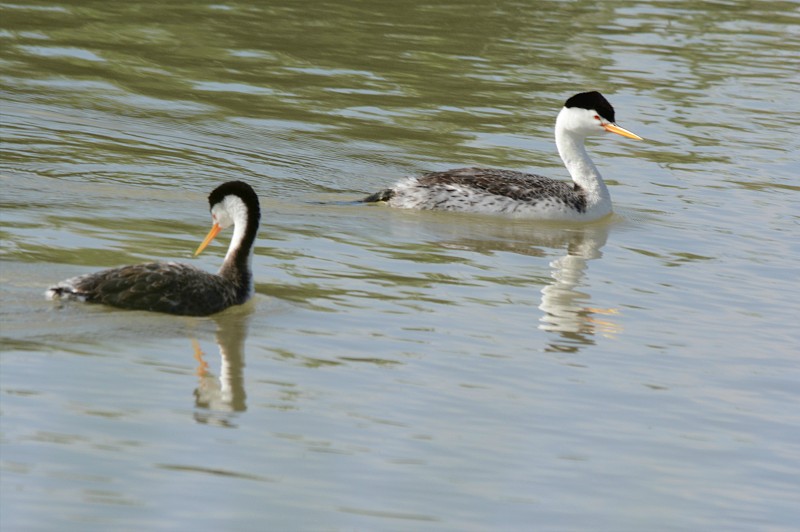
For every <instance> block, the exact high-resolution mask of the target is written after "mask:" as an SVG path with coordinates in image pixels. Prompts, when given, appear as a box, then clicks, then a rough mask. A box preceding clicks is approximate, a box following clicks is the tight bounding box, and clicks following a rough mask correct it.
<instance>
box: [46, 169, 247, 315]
mask: <svg viewBox="0 0 800 532" xmlns="http://www.w3.org/2000/svg"><path fill="white" fill-rule="evenodd" d="M209 206H210V207H211V212H212V217H213V219H214V223H215V229H216V230H219V228H217V225H219V227H220V228H225V227H228V226H229V225H234V235H233V237H232V238H231V244H230V247H229V249H228V253H227V255H226V257H225V261H224V262H223V264H222V267H221V268H220V270H219V273H217V274H213V273H208V272H206V271H203V270H200V269H198V268H195V267H194V266H191V265H188V264H181V263H177V262H151V263H147V264H135V265H131V266H122V267H119V268H112V269H108V270H102V271H99V272H95V273H90V274H86V275H81V276H78V277H73V278H71V279H67V280H65V281H61V282H60V283H58V284H56V285H55V286H52V287H50V289H48V290H47V292H46V296H47V297H48V298H49V299H67V300H77V301H84V302H86V303H100V304H104V305H110V306H113V307H118V308H123V309H128V310H147V311H152V312H165V313H168V314H178V315H183V316H208V315H211V314H215V313H217V312H220V311H222V310H225V309H226V308H228V307H230V306H233V305H240V304H242V303H244V302H246V301H247V300H248V299H249V298H250V296H251V295H252V291H253V277H252V273H251V269H250V261H251V256H252V248H253V244H254V241H255V237H256V233H257V232H258V224H259V220H260V217H261V212H260V208H259V203H258V196H256V193H255V191H253V189H252V188H251V187H250V185H248V184H246V183H243V182H241V181H230V182H228V183H225V184H223V185H220V186H219V187H217V188H216V189H214V191H213V192H212V193H211V194H210V195H209ZM214 234H216V233H214ZM211 238H212V237H211V233H210V234H209V237H207V239H206V242H204V244H203V246H201V248H200V249H202V247H204V246H205V244H207V242H209V241H210V240H211ZM200 249H198V252H199V251H200Z"/></svg>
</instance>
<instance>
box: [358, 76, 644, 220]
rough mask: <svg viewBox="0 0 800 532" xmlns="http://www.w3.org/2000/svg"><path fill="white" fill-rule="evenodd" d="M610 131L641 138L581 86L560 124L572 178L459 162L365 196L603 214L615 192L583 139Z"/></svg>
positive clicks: (469, 207) (403, 202)
mask: <svg viewBox="0 0 800 532" xmlns="http://www.w3.org/2000/svg"><path fill="white" fill-rule="evenodd" d="M605 132H611V133H616V134H618V135H622V136H623V137H627V138H630V139H636V140H642V138H641V137H639V136H638V135H635V134H633V133H631V132H630V131H628V130H627V129H623V128H621V127H620V126H618V125H617V124H616V122H615V118H614V108H613V107H612V106H611V104H610V103H608V100H606V99H605V97H603V95H602V94H600V93H599V92H597V91H592V92H582V93H580V94H576V95H575V96H572V97H571V98H569V99H568V100H567V101H566V103H565V104H564V107H563V108H562V109H561V111H560V112H559V113H558V117H557V118H556V127H555V133H556V147H557V148H558V153H559V155H560V156H561V159H562V160H563V161H564V166H566V167H567V171H568V172H569V173H570V175H571V176H572V181H573V182H572V183H569V182H566V181H558V180H554V179H550V178H548V177H544V176H540V175H536V174H528V173H524V172H517V171H514V170H500V169H496V168H458V169H454V170H446V171H444V172H430V173H427V174H423V175H422V176H420V177H410V178H406V179H404V180H403V181H400V182H399V183H397V184H396V185H395V186H394V187H393V188H389V189H386V190H382V191H380V192H377V193H375V194H372V195H371V196H368V197H366V198H364V200H363V201H365V202H368V203H370V202H380V201H383V202H386V203H388V205H389V206H391V207H398V208H404V209H436V210H445V211H465V212H476V213H492V214H508V215H512V216H515V217H519V218H528V219H536V220H556V221H568V220H572V221H593V220H598V219H600V218H602V217H604V216H606V215H608V214H609V213H611V196H610V194H609V192H608V188H607V187H606V184H605V183H604V182H603V178H602V176H601V175H600V172H599V171H598V170H597V167H596V166H595V165H594V163H593V162H592V159H591V158H590V157H589V154H588V153H586V148H585V147H584V140H585V139H586V137H589V136H595V135H601V134H603V133H605Z"/></svg>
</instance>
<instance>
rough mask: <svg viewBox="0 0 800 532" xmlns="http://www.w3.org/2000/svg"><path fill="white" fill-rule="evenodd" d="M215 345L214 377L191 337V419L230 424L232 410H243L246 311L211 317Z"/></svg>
mask: <svg viewBox="0 0 800 532" xmlns="http://www.w3.org/2000/svg"><path fill="white" fill-rule="evenodd" d="M214 321H215V322H216V323H217V332H216V342H217V347H218V348H219V356H220V367H219V377H215V376H214V374H213V372H212V370H211V369H210V365H209V363H208V362H207V361H206V359H205V356H204V353H203V351H202V349H201V348H200V344H199V343H197V341H195V340H193V341H192V343H193V345H194V357H195V359H196V360H197V362H198V366H197V377H198V384H197V388H196V389H195V391H194V397H195V407H196V410H195V420H196V421H198V422H199V423H208V424H214V425H220V426H227V427H232V426H234V425H233V419H234V417H235V416H234V414H235V413H237V412H244V411H245V410H247V404H246V399H247V394H246V393H245V389H244V371H243V370H244V344H245V339H246V337H247V327H248V322H249V316H248V315H242V314H241V313H232V314H229V313H225V314H224V315H222V316H218V317H215V318H214Z"/></svg>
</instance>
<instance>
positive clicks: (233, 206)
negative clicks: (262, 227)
mask: <svg viewBox="0 0 800 532" xmlns="http://www.w3.org/2000/svg"><path fill="white" fill-rule="evenodd" d="M217 212H218V213H219V214H218V218H217V221H218V223H220V225H221V226H223V228H224V227H227V226H230V224H233V235H232V236H231V243H230V245H229V246H228V252H227V253H226V254H225V260H224V261H223V262H222V266H221V267H220V269H219V274H220V275H223V274H224V272H226V271H228V272H229V271H235V270H238V267H237V265H236V259H237V255H238V254H239V253H241V252H242V249H241V248H242V240H244V237H245V231H246V230H247V206H246V205H245V204H244V202H243V201H242V200H241V199H240V198H238V197H237V196H228V197H226V198H225V200H224V202H223V203H222V204H221V205H220V208H219V210H218V211H217ZM246 259H247V266H246V268H247V269H246V271H245V272H240V273H242V274H246V276H247V277H249V283H250V292H251V293H252V291H253V279H252V276H251V275H249V272H251V271H252V270H253V250H252V248H251V249H249V250H247V257H246ZM240 264H241V263H240Z"/></svg>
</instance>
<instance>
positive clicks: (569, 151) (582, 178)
mask: <svg viewBox="0 0 800 532" xmlns="http://www.w3.org/2000/svg"><path fill="white" fill-rule="evenodd" d="M564 110H566V109H564ZM564 110H562V112H561V113H559V115H558V118H557V119H556V147H557V148H558V154H559V155H560V156H561V160H562V161H564V166H566V167H567V171H568V172H569V175H570V176H572V180H573V181H574V182H575V183H576V184H577V185H578V186H580V187H581V188H582V189H583V190H584V191H585V192H586V199H587V201H588V203H589V205H590V206H592V205H597V204H598V203H607V204H609V205H610V202H611V195H610V194H609V192H608V188H607V187H606V184H605V183H604V182H603V177H602V176H601V175H600V171H599V170H597V167H596V166H595V165H594V163H593V162H592V159H591V158H590V157H589V154H588V153H586V147H585V146H584V140H585V139H586V135H585V134H583V133H582V132H580V131H577V132H576V131H573V130H572V129H570V128H569V127H568V122H569V120H570V118H569V116H568V114H567V113H564V112H563V111H564Z"/></svg>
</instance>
